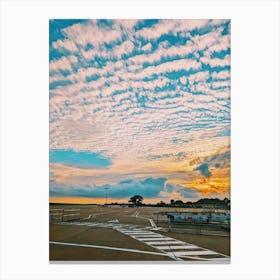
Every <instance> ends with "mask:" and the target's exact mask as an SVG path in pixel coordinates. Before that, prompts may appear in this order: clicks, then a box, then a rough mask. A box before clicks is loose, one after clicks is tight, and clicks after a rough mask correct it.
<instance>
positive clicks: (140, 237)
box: [59, 219, 230, 263]
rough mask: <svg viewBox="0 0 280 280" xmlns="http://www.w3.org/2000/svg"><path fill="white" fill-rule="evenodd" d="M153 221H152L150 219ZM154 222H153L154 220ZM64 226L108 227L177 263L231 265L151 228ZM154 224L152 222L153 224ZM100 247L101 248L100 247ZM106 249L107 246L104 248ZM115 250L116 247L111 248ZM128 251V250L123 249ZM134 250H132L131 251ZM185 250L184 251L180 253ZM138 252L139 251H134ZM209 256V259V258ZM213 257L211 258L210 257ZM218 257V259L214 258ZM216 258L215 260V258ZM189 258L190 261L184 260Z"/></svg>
mask: <svg viewBox="0 0 280 280" xmlns="http://www.w3.org/2000/svg"><path fill="white" fill-rule="evenodd" d="M150 220H152V219H150ZM152 221H153V220H152ZM59 224H62V225H81V226H82V225H87V226H95V227H106V228H112V229H115V230H117V231H119V232H121V233H123V234H125V235H127V236H130V237H131V238H133V239H135V240H137V241H139V242H142V243H145V244H146V245H149V246H151V247H153V248H155V249H157V250H159V251H161V252H162V253H161V254H163V255H165V256H169V257H170V258H173V259H175V260H177V261H189V260H199V261H210V262H213V263H214V262H215V263H229V261H230V258H229V257H228V256H226V255H224V254H221V253H218V252H215V251H211V250H208V249H205V248H202V247H199V246H196V245H194V244H189V243H186V242H184V241H180V240H177V239H175V238H171V237H167V236H164V235H162V234H160V233H159V232H158V231H157V232H156V233H155V232H153V231H152V230H153V229H154V228H151V227H140V226H137V225H129V224H112V223H81V222H61V223H59ZM151 224H152V222H151ZM94 246H95V245H94ZM99 247H100V246H99ZM104 247H105V246H104ZM109 248H114V247H109ZM123 250H126V249H123ZM129 250H132V249H129ZM179 250H184V251H179ZM134 251H138V250H134ZM207 256H208V257H207ZM210 256H211V257H210ZM214 256H216V257H214ZM213 257H214V258H213ZM184 258H187V259H188V260H186V259H185V260H184Z"/></svg>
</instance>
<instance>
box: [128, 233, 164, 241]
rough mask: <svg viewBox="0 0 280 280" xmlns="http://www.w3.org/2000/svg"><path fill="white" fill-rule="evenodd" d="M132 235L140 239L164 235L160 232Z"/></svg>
mask: <svg viewBox="0 0 280 280" xmlns="http://www.w3.org/2000/svg"><path fill="white" fill-rule="evenodd" d="M130 236H131V237H133V238H136V239H139V240H140V239H141V238H151V237H152V238H153V237H154V238H156V237H157V238H158V237H162V235H160V234H159V235H155V234H153V235H150V234H143V235H133V234H131V235H130Z"/></svg>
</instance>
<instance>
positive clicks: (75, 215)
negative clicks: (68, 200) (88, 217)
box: [63, 213, 80, 217]
mask: <svg viewBox="0 0 280 280" xmlns="http://www.w3.org/2000/svg"><path fill="white" fill-rule="evenodd" d="M78 215H79V216H80V213H77V214H66V215H65V214H64V215H63V217H66V216H67V217H68V216H78Z"/></svg>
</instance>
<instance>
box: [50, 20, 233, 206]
mask: <svg viewBox="0 0 280 280" xmlns="http://www.w3.org/2000/svg"><path fill="white" fill-rule="evenodd" d="M49 48H50V61H49V83H50V84H49V91H50V94H49V97H50V101H49V102H50V104H49V105H50V155H51V158H50V198H51V200H52V199H53V200H54V199H58V198H62V197H68V198H69V197H70V198H69V199H70V200H71V197H90V198H91V199H93V200H94V199H96V201H97V202H98V201H100V199H101V198H102V197H105V193H106V191H105V187H107V188H109V190H110V191H109V196H110V194H111V197H112V199H113V201H118V199H123V196H127V197H128V196H129V195H132V194H133V193H134V192H142V193H137V194H140V195H141V194H142V195H143V196H144V198H146V199H145V200H147V201H152V202H153V201H159V200H164V201H169V200H170V199H182V200H184V201H186V200H194V199H197V198H199V197H205V196H207V197H221V198H223V197H225V196H227V197H229V189H230V179H229V177H230V20H223V19H221V20H220V19H215V20H207V19H201V20H168V19H166V20H136V19H133V20H50V44H49ZM55 155H56V157H55ZM205 175H207V176H205ZM126 181H127V182H129V183H126V184H125V183H122V182H126ZM153 188H154V189H153ZM135 194H136V193H135Z"/></svg>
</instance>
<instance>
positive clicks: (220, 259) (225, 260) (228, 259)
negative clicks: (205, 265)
mask: <svg viewBox="0 0 280 280" xmlns="http://www.w3.org/2000/svg"><path fill="white" fill-rule="evenodd" d="M207 260H208V261H213V262H214V261H223V262H229V261H230V258H211V259H207Z"/></svg>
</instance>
